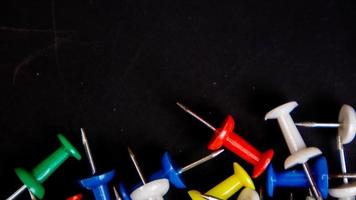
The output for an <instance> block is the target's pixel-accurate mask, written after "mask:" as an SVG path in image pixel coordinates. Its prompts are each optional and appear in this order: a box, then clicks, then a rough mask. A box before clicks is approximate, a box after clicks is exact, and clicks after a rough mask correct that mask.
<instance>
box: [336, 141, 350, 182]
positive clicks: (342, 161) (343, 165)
mask: <svg viewBox="0 0 356 200" xmlns="http://www.w3.org/2000/svg"><path fill="white" fill-rule="evenodd" d="M336 142H337V148H338V150H339V155H340V164H341V172H342V173H343V174H345V173H347V170H346V160H345V152H344V146H343V145H342V143H341V137H340V135H338V136H337V138H336ZM343 181H344V183H349V180H347V178H346V177H343Z"/></svg>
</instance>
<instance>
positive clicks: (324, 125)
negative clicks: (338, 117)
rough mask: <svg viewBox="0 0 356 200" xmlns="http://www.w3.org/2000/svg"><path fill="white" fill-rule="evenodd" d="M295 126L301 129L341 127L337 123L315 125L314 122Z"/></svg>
mask: <svg viewBox="0 0 356 200" xmlns="http://www.w3.org/2000/svg"><path fill="white" fill-rule="evenodd" d="M295 125H297V126H303V127H321V128H337V127H339V126H341V125H340V124H339V123H316V122H298V123H295Z"/></svg>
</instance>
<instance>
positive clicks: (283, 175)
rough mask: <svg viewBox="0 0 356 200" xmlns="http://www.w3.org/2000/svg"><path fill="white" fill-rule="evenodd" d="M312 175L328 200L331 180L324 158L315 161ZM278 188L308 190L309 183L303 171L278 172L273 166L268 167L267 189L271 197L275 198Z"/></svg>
mask: <svg viewBox="0 0 356 200" xmlns="http://www.w3.org/2000/svg"><path fill="white" fill-rule="evenodd" d="M312 173H313V175H314V177H316V180H315V181H316V184H317V186H318V188H319V189H320V192H321V195H322V197H323V198H325V199H326V198H327V197H328V189H329V180H328V165H327V162H326V159H325V157H324V156H321V157H320V158H318V159H317V160H316V161H315V163H314V165H313V167H312ZM276 187H301V188H308V187H309V182H308V178H307V177H306V175H305V173H304V172H303V171H301V170H289V171H284V172H276V171H275V170H274V169H273V166H272V164H271V165H269V166H268V168H267V174H266V189H267V194H268V196H269V197H273V193H274V189H275V188H276Z"/></svg>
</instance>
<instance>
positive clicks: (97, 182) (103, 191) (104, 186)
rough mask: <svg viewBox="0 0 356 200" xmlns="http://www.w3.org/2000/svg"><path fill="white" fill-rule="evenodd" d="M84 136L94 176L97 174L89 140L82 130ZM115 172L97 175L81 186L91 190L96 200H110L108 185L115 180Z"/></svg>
mask: <svg viewBox="0 0 356 200" xmlns="http://www.w3.org/2000/svg"><path fill="white" fill-rule="evenodd" d="M80 131H81V134H82V142H83V146H84V149H85V152H86V154H87V157H88V160H89V163H90V167H91V171H92V175H94V174H96V168H95V165H94V161H93V157H92V155H91V153H90V148H89V144H88V140H87V138H86V136H85V131H84V129H83V128H81V129H80ZM114 176H115V170H111V171H109V172H106V173H104V174H100V175H95V176H92V177H89V178H85V179H82V180H80V184H81V185H82V186H83V187H85V188H86V189H88V190H91V191H92V192H93V193H94V197H95V200H110V192H109V188H108V183H109V182H110V181H111V180H112V179H113V178H114Z"/></svg>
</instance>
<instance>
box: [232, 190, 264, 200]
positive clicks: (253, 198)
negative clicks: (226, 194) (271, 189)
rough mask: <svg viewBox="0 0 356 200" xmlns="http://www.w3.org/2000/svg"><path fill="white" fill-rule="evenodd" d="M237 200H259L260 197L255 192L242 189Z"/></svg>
mask: <svg viewBox="0 0 356 200" xmlns="http://www.w3.org/2000/svg"><path fill="white" fill-rule="evenodd" d="M237 200H260V196H259V195H258V193H257V192H256V191H255V190H253V189H251V188H244V189H243V190H242V191H241V193H240V194H239V196H238V197H237Z"/></svg>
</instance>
